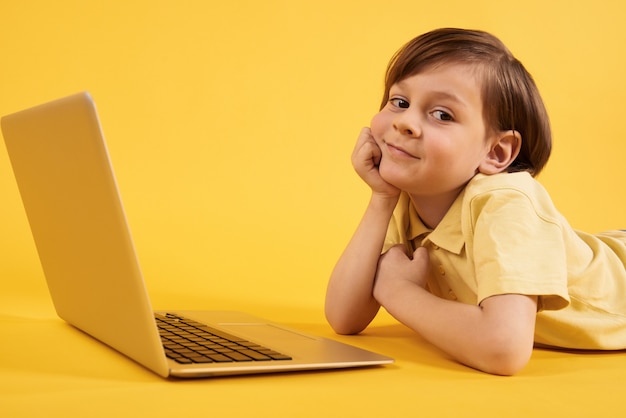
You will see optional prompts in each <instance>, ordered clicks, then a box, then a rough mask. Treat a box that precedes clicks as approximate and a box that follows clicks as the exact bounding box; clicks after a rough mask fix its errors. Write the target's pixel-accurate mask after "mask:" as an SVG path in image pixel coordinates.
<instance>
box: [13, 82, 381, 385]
mask: <svg viewBox="0 0 626 418" xmlns="http://www.w3.org/2000/svg"><path fill="white" fill-rule="evenodd" d="M1 125H2V133H3V136H4V140H5V143H6V147H7V150H8V154H9V158H10V161H11V165H12V167H13V171H14V173H15V178H16V180H17V184H18V188H19V190H20V194H21V197H22V201H23V204H24V208H25V210H26V215H27V217H28V222H29V224H30V228H31V231H32V234H33V237H34V240H35V245H36V247H37V252H38V254H39V259H40V261H41V265H42V268H43V272H44V275H45V277H46V282H47V284H48V289H49V291H50V295H51V298H52V301H53V303H54V307H55V310H56V312H57V314H58V316H59V317H60V318H62V319H63V320H65V321H66V322H68V323H69V324H71V325H73V326H74V327H76V328H78V329H80V330H82V331H84V332H85V333H87V334H89V335H91V336H92V337H94V338H96V339H98V340H99V341H101V342H103V343H104V344H106V345H108V346H110V347H112V348H114V349H115V350H117V351H119V352H120V353H122V354H124V355H126V356H127V357H129V358H131V359H133V360H134V361H136V362H137V363H139V364H141V365H143V366H145V367H146V368H148V369H150V370H152V371H153V372H155V373H156V374H158V375H160V376H163V377H177V378H192V377H211V376H221V375H242V374H253V373H269V372H286V371H302V370H320V369H338V368H348V367H362V366H375V365H382V364H388V363H391V362H393V359H391V358H389V357H386V356H383V355H380V354H377V353H373V352H370V351H367V350H363V349H360V348H357V347H353V346H351V345H348V344H344V343H340V342H337V341H334V340H331V339H328V338H321V337H318V336H313V335H309V334H306V333H303V332H300V331H298V330H294V329H290V328H287V327H284V326H282V325H280V324H277V323H273V322H269V321H266V320H264V319H261V318H258V317H256V316H253V315H249V314H247V313H242V312H228V311H159V312H154V311H153V310H152V306H151V303H150V300H149V297H148V293H147V290H146V286H145V283H144V280H143V276H142V273H141V268H140V265H139V262H138V259H137V255H136V253H135V249H134V244H133V241H132V238H131V234H130V230H129V228H128V224H127V220H126V217H125V214H124V208H123V206H122V201H121V199H120V195H119V192H118V189H117V185H116V180H115V176H114V173H113V168H112V165H111V162H110V160H109V156H108V152H107V147H106V143H105V141H104V136H103V134H102V131H101V127H100V122H99V119H98V115H97V112H96V108H95V105H94V102H93V99H92V97H91V95H90V94H89V93H87V92H83V93H79V94H75V95H72V96H69V97H65V98H62V99H59V100H55V101H52V102H50V103H46V104H43V105H40V106H36V107H33V108H31V109H27V110H24V111H21V112H17V113H14V114H11V115H8V116H5V117H3V118H2V120H1Z"/></svg>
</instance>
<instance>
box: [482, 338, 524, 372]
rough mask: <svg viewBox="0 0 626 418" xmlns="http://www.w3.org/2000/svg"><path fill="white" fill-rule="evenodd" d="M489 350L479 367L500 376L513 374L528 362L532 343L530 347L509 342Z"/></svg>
mask: <svg viewBox="0 0 626 418" xmlns="http://www.w3.org/2000/svg"><path fill="white" fill-rule="evenodd" d="M487 351H488V352H487V353H486V355H485V358H484V359H483V361H482V362H481V363H482V364H480V365H479V367H478V368H479V369H481V370H483V371H485V372H487V373H490V374H494V375H498V376H513V375H515V374H517V373H518V372H520V371H521V370H522V369H523V368H524V367H525V366H526V365H527V364H528V361H529V360H530V357H531V354H532V345H531V347H530V348H529V347H523V346H522V347H520V346H519V345H518V346H515V345H513V344H510V343H508V344H503V345H500V346H497V347H495V348H494V349H491V350H487Z"/></svg>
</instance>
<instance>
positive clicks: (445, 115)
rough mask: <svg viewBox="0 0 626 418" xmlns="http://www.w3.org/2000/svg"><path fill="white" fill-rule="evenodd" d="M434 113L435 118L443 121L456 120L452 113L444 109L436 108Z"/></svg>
mask: <svg viewBox="0 0 626 418" xmlns="http://www.w3.org/2000/svg"><path fill="white" fill-rule="evenodd" d="M432 115H433V116H434V117H435V119H437V120H440V121H443V122H451V121H453V120H454V118H453V117H452V115H450V114H449V113H447V112H444V111H443V110H435V111H434V112H433V113H432Z"/></svg>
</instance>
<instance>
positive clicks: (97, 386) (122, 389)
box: [0, 295, 626, 418]
mask: <svg viewBox="0 0 626 418" xmlns="http://www.w3.org/2000/svg"><path fill="white" fill-rule="evenodd" d="M179 302H181V301H179ZM260 310H261V312H259V309H257V308H255V312H254V313H256V314H259V315H260V316H265V317H270V319H273V320H276V321H278V322H282V323H285V324H288V325H291V326H295V327H297V328H300V329H302V330H304V331H307V332H311V333H315V334H319V335H323V336H327V337H331V338H335V339H338V340H341V341H344V342H347V343H351V344H353V345H357V346H360V347H363V348H367V349H371V350H373V351H378V352H381V353H384V354H387V355H389V356H392V357H394V358H395V359H396V363H395V364H393V365H390V366H383V367H376V368H368V369H354V370H341V371H330V372H308V373H293V374H276V375H259V376H250V377H227V378H214V379H202V380H190V381H183V380H164V379H162V378H160V377H158V376H156V375H154V374H152V373H151V372H149V371H147V370H146V369H144V368H142V367H141V366H138V365H136V364H135V363H133V362H132V361H130V360H128V359H127V358H125V357H123V356H122V355H119V354H118V353H116V352H114V351H112V350H110V349H109V348H107V347H105V346H103V345H101V344H100V343H98V342H96V341H94V340H93V339H91V338H90V337H88V336H86V335H84V334H82V333H81V332H79V331H77V330H76V329H74V328H72V327H71V326H69V325H67V324H65V323H64V322H62V321H61V320H59V319H57V318H56V317H55V315H54V313H53V311H52V309H51V307H50V306H49V302H47V301H45V299H44V298H41V300H36V299H35V300H24V301H18V300H16V299H15V296H14V295H13V297H11V298H8V297H7V296H6V295H4V296H2V297H0V332H1V333H2V335H3V337H2V344H1V345H0V347H1V348H0V416H3V417H42V416H59V417H61V416H62V417H74V416H76V417H125V416H172V415H173V414H176V415H175V416H191V414H201V415H200V416H214V413H215V412H216V411H226V410H229V409H232V411H233V412H234V416H236V417H283V416H284V417H370V416H371V417H395V416H422V417H448V416H449V417H454V418H458V417H473V416H481V417H484V416H490V417H491V416H493V417H496V416H499V417H516V416H537V417H560V416H563V417H565V416H567V417H583V416H584V417H589V416H594V417H623V416H625V415H624V414H625V413H626V400H625V395H624V394H626V353H623V352H622V353H605V354H597V353H586V354H579V353H577V354H572V353H563V352H554V351H546V350H535V353H534V355H533V358H532V360H531V361H530V363H529V365H528V366H527V367H526V368H525V369H524V370H523V371H522V372H521V373H520V374H519V375H517V376H514V377H497V376H490V375H487V374H484V373H481V372H478V371H475V370H472V369H469V368H466V367H464V366H461V365H459V364H457V363H455V362H453V361H451V360H449V359H448V358H447V357H446V356H445V355H444V354H442V353H441V352H439V351H438V350H436V349H435V348H433V347H432V346H430V345H429V344H427V343H426V342H424V341H423V340H421V339H420V338H419V337H417V336H416V335H415V334H413V333H412V332H410V331H409V330H407V329H406V328H404V327H403V326H401V325H398V324H396V323H395V322H394V321H393V320H392V319H391V318H389V317H387V316H384V315H383V316H382V317H381V318H379V319H377V321H376V323H375V324H374V326H373V327H372V328H370V329H369V330H368V332H367V333H366V334H365V335H362V336H357V337H341V336H337V335H334V334H333V333H332V331H331V330H330V329H329V327H328V326H327V325H326V324H325V323H324V322H323V321H322V320H320V314H319V312H312V311H309V310H306V309H302V310H297V309H293V308H289V309H285V310H284V311H281V307H276V306H274V307H272V308H265V309H263V308H261V309H260ZM44 349H47V351H48V353H49V354H48V355H47V356H44V354H43V353H44Z"/></svg>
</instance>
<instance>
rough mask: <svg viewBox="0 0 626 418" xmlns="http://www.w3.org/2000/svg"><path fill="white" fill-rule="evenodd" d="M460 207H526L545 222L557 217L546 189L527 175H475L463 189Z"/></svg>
mask: <svg viewBox="0 0 626 418" xmlns="http://www.w3.org/2000/svg"><path fill="white" fill-rule="evenodd" d="M463 207H464V209H465V210H470V211H472V212H475V211H476V210H479V211H481V210H482V209H484V208H485V207H490V208H500V209H503V208H505V207H506V208H509V209H508V210H512V212H516V211H517V210H519V209H521V208H522V207H526V208H527V209H529V210H532V211H533V212H535V213H536V214H537V215H539V216H540V217H544V218H546V220H552V221H557V220H558V219H559V218H560V217H561V216H560V214H559V212H558V211H557V209H556V208H555V207H554V203H553V202H552V199H551V198H550V195H549V193H548V192H547V190H546V189H545V188H544V187H543V186H542V185H541V183H539V182H538V181H537V180H535V179H534V178H533V177H532V176H531V175H530V174H529V173H527V172H519V173H501V174H495V175H490V176H487V175H483V174H477V175H476V176H474V178H473V179H472V180H470V182H469V183H468V184H467V186H466V187H465V192H464V195H463Z"/></svg>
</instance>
